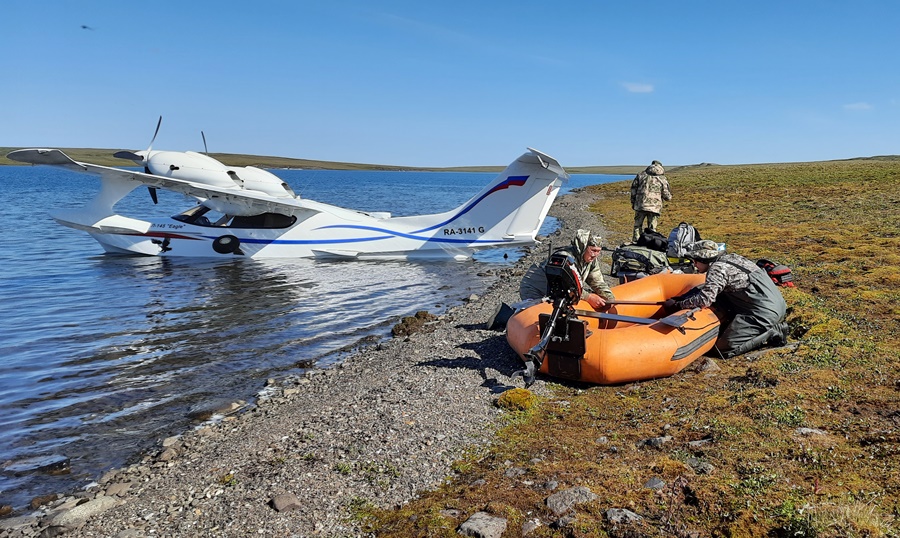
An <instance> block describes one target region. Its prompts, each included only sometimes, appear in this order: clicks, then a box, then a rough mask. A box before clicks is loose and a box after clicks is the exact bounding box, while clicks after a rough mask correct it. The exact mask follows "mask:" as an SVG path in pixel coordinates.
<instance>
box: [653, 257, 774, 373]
mask: <svg viewBox="0 0 900 538" xmlns="http://www.w3.org/2000/svg"><path fill="white" fill-rule="evenodd" d="M684 256H685V257H686V258H688V259H690V260H692V261H693V262H694V266H695V267H696V268H697V272H699V273H706V282H705V283H704V284H701V285H700V286H697V287H696V288H694V289H693V290H691V291H690V292H688V293H687V294H685V295H684V296H682V297H680V298H675V299H669V300H668V301H666V305H665V306H666V308H667V309H668V310H670V311H671V310H681V309H685V308H698V307H706V306H712V307H713V309H714V310H715V311H716V314H718V316H719V320H720V321H721V328H720V330H719V337H718V339H717V340H716V348H718V350H719V352H720V353H722V356H723V357H725V358H729V357H734V356H735V355H740V354H742V353H746V352H748V351H752V350H754V349H756V348H759V347H762V346H763V345H765V344H766V343H768V344H770V345H783V344H785V343H786V342H787V336H788V325H787V323H785V322H784V317H785V313H786V310H787V305H786V303H785V302H784V297H782V295H781V291H779V290H778V288H777V287H776V286H775V284H774V283H773V282H772V279H771V278H770V277H769V275H768V274H767V273H766V272H765V271H764V270H763V269H762V268H760V267H759V266H757V265H756V263H755V262H753V261H751V260H748V259H747V258H745V257H743V256H740V255H738V254H728V253H725V252H724V251H721V250H719V249H718V244H716V242H715V241H709V240H703V241H697V242H695V243H692V244H691V245H690V247H689V248H688V250H687V252H686V253H685V255H684Z"/></svg>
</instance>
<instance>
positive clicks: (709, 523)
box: [358, 159, 900, 537]
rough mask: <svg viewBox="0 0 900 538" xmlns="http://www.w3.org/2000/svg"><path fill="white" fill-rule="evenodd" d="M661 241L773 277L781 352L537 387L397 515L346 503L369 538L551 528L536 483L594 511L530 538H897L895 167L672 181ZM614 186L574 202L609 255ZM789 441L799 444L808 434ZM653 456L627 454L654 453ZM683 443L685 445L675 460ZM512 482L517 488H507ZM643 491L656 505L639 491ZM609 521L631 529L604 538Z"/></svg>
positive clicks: (617, 211) (715, 170) (755, 168)
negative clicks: (779, 272) (692, 241)
mask: <svg viewBox="0 0 900 538" xmlns="http://www.w3.org/2000/svg"><path fill="white" fill-rule="evenodd" d="M668 176H669V179H670V182H671V185H672V190H673V193H674V199H673V200H672V201H671V202H669V203H668V204H667V205H666V207H665V209H664V212H663V216H662V222H661V225H660V228H661V229H662V230H663V231H667V230H670V229H671V228H672V227H674V226H675V225H676V224H678V222H679V221H682V220H683V221H686V222H690V223H691V224H693V225H694V226H695V227H696V228H697V229H698V230H699V231H700V233H701V234H702V236H703V237H704V238H707V239H713V240H716V241H719V242H725V243H727V246H728V249H729V250H731V251H735V252H738V253H741V254H743V255H745V256H747V257H749V258H751V259H756V258H768V259H771V260H774V261H777V262H781V263H785V264H788V265H789V266H790V267H791V268H792V269H793V272H794V278H795V283H796V286H797V287H796V288H784V289H783V290H784V295H785V298H786V300H787V302H788V306H789V309H790V310H789V315H788V321H789V323H790V326H791V329H792V332H793V338H792V341H793V343H794V344H796V345H794V346H790V347H785V348H778V349H773V350H769V351H763V352H754V353H753V354H751V355H745V356H743V357H736V358H733V359H731V360H727V361H722V360H718V361H717V362H718V364H719V366H720V367H721V371H718V372H715V373H708V372H700V371H684V372H682V373H680V374H677V375H675V376H673V377H670V378H667V379H659V380H653V381H646V382H642V383H634V384H630V385H625V386H605V387H604V386H581V385H578V386H576V385H572V384H568V383H559V384H554V385H553V393H554V394H553V396H552V397H549V398H544V399H539V400H538V401H537V402H536V405H534V406H533V407H528V408H525V407H524V406H523V410H521V411H516V410H511V411H508V412H507V414H506V415H505V416H506V420H507V421H508V423H507V425H506V426H505V427H504V428H503V429H502V430H501V431H500V432H499V434H498V436H497V439H496V443H495V445H494V446H492V447H491V448H490V449H489V450H488V451H487V452H483V453H479V454H477V455H475V454H473V455H472V456H471V457H470V458H467V459H466V460H464V461H460V462H459V463H458V464H457V465H456V467H455V473H454V475H453V476H450V477H448V479H447V481H446V483H445V485H444V486H442V487H441V488H439V489H437V490H435V491H431V492H423V494H422V496H421V498H420V499H418V500H415V501H413V502H411V503H410V504H408V505H406V506H404V507H402V508H400V509H395V510H387V511H379V510H375V509H373V508H371V506H368V505H365V504H364V503H363V504H361V507H360V510H359V511H358V517H359V518H360V520H361V521H363V522H365V523H366V524H367V525H369V528H370V529H371V530H373V531H374V532H376V533H377V535H378V536H403V537H407V536H448V537H450V536H458V535H457V532H456V528H457V526H458V525H459V523H460V522H461V521H464V520H465V518H466V517H468V516H469V515H471V514H473V513H474V512H477V511H487V512H490V513H492V514H494V515H497V516H501V517H505V518H507V519H508V526H507V531H506V532H505V533H504V536H519V535H521V528H522V524H523V523H524V522H525V521H526V520H528V519H531V518H534V517H541V518H542V519H543V520H544V522H545V523H546V522H549V521H553V520H554V519H556V518H554V517H552V516H551V514H550V513H549V511H548V509H547V507H546V505H545V503H544V499H545V498H546V497H547V495H548V494H549V493H548V491H547V490H545V489H542V488H541V487H540V486H541V485H542V484H544V483H547V482H550V481H555V482H557V483H558V484H559V489H563V488H567V487H574V486H587V487H589V488H590V489H591V490H592V491H593V492H594V493H596V494H597V495H598V496H599V498H598V499H597V500H596V501H593V502H590V503H587V504H584V505H581V506H579V507H578V510H577V515H576V517H575V518H574V520H571V521H567V522H564V524H563V525H562V526H560V527H558V528H553V527H551V526H547V525H544V526H542V527H539V528H538V529H537V530H535V531H533V532H532V533H531V534H529V536H536V537H545V536H572V537H603V536H680V537H686V536H717V537H719V536H721V537H750V536H766V537H788V536H791V537H794V536H798V537H812V536H817V537H864V536H865V537H875V536H897V535H898V533H900V520H898V516H900V344H898V343H897V340H898V336H900V335H898V329H900V324H898V321H900V291H898V285H900V162H897V161H896V160H893V161H892V160H877V159H873V160H851V161H831V162H820V163H802V164H777V165H746V166H697V167H684V168H680V169H676V170H670V171H669V173H668ZM628 186H629V184H628V182H624V183H615V184H608V185H601V186H597V187H592V188H594V189H596V190H597V192H598V193H600V194H601V198H600V201H599V202H598V203H597V204H596V205H594V206H593V207H592V208H591V210H592V211H595V212H596V213H598V214H599V216H600V219H601V221H602V222H603V224H604V225H605V226H606V227H607V228H608V229H609V230H611V231H614V233H612V236H611V237H609V238H607V241H606V242H607V244H609V245H611V246H614V245H616V244H618V243H620V242H622V241H624V240H625V239H626V237H627V236H628V234H630V229H631V219H632V215H633V213H632V211H631V208H630V206H629V199H628ZM804 428H807V429H814V430H817V431H816V432H809V431H808V430H804ZM663 435H667V436H672V439H673V440H672V441H671V442H669V443H666V444H664V445H662V446H660V447H658V448H647V447H642V446H640V442H641V441H643V440H646V439H649V438H653V437H659V436H663ZM692 442H693V443H692ZM510 467H519V468H522V469H524V470H525V471H526V472H525V474H524V475H518V474H516V473H507V472H506V471H507V470H508V469H509V468H510ZM652 478H658V479H660V480H662V481H663V482H664V484H665V485H664V486H663V487H662V488H661V489H653V488H650V487H647V483H648V481H649V480H650V479H652ZM609 508H625V509H628V510H631V511H632V512H635V513H637V514H639V515H641V516H643V518H644V519H643V521H642V522H640V523H639V524H636V525H632V526H630V527H621V526H620V527H618V528H616V527H614V526H612V525H611V524H610V523H609V522H608V521H607V520H606V518H605V516H604V514H605V512H606V510H607V509H609Z"/></svg>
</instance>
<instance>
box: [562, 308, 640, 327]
mask: <svg viewBox="0 0 900 538" xmlns="http://www.w3.org/2000/svg"><path fill="white" fill-rule="evenodd" d="M575 315H577V316H583V317H586V318H595V319H608V320H610V321H627V322H629V323H641V324H643V325H652V324H654V323H656V322H657V320H655V319H653V318H639V317H636V316H623V315H621V314H607V313H606V312H591V311H590V310H576V311H575Z"/></svg>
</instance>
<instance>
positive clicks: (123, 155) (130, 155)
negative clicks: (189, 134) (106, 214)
mask: <svg viewBox="0 0 900 538" xmlns="http://www.w3.org/2000/svg"><path fill="white" fill-rule="evenodd" d="M160 125H162V116H160V117H159V121H158V122H156V131H154V132H153V138H151V139H150V145H149V146H147V150H146V151H145V152H144V155H143V156H141V155H138V154H137V153H134V152H133V151H117V152H115V153H113V157H115V158H117V159H128V160H129V161H135V162H138V161H140V162H142V163H144V172H145V173H147V174H151V173H152V172H150V168H149V167H148V166H147V164H146V163H147V159H149V158H150V150H152V149H153V143H154V142H156V135H158V134H159V127H160ZM204 140H205V139H204ZM147 190H148V191H150V199H151V200H153V203H154V204H158V203H159V198H158V197H157V194H156V187H147Z"/></svg>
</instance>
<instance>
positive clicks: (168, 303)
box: [0, 256, 484, 503]
mask: <svg viewBox="0 0 900 538" xmlns="http://www.w3.org/2000/svg"><path fill="white" fill-rule="evenodd" d="M89 265H90V266H91V267H90V269H91V270H90V271H89V272H86V275H88V276H86V277H85V279H84V280H82V279H79V278H71V275H70V277H69V278H68V279H66V288H67V289H59V288H56V289H54V286H53V285H52V284H53V282H54V279H53V278H52V276H51V277H50V278H47V279H44V280H43V281H42V282H41V285H40V288H42V289H43V290H44V291H43V292H41V293H36V294H35V296H34V297H32V298H29V297H26V296H21V297H19V298H18V299H17V301H18V303H19V305H18V307H19V308H21V309H24V310H31V311H34V312H35V313H36V315H35V316H34V317H31V318H18V319H15V320H14V321H13V323H12V325H11V326H10V327H7V329H5V330H3V332H2V334H3V336H4V338H9V342H10V343H11V344H12V345H11V346H10V350H9V351H10V353H11V357H8V358H7V360H6V361H5V362H4V363H3V365H2V367H0V378H2V379H4V382H3V383H2V387H3V390H2V392H0V405H2V407H3V408H4V409H7V410H9V412H4V413H3V415H2V422H0V427H2V428H3V430H4V435H3V439H2V441H0V443H2V445H0V451H2V453H3V454H4V458H5V459H7V460H13V461H16V460H19V459H22V458H27V457H30V456H32V455H34V454H41V453H46V452H51V453H52V452H54V451H56V452H60V451H62V452H64V454H65V455H66V456H68V457H69V458H71V459H72V470H73V473H75V475H74V476H45V475H39V474H26V475H22V476H14V475H12V474H11V473H3V474H2V475H0V478H2V480H3V481H4V482H5V483H4V484H3V487H2V489H3V490H6V491H9V490H14V489H16V488H17V486H21V485H23V483H24V482H30V484H29V486H30V487H29V489H30V490H32V495H33V494H35V493H34V491H35V490H36V488H43V489H44V490H47V491H56V490H57V489H63V490H65V489H68V488H70V487H71V486H65V485H64V484H67V483H70V482H72V480H73V478H74V479H82V480H84V479H87V478H91V477H94V476H96V473H97V472H99V471H101V470H103V469H104V468H107V467H109V466H112V465H121V464H122V463H123V462H124V461H125V460H126V459H127V457H128V456H129V455H131V454H133V453H135V452H136V451H138V450H140V449H142V448H144V447H146V446H148V445H149V444H152V443H154V442H155V441H156V440H158V439H160V438H163V437H166V436H168V435H171V434H173V433H175V432H177V431H181V430H183V429H184V428H185V427H188V426H189V425H190V424H191V421H190V419H189V418H188V415H189V414H190V412H191V410H192V409H195V408H196V407H198V406H202V404H204V403H208V402H211V401H219V400H222V399H239V398H244V399H247V398H249V397H250V396H251V395H252V394H253V393H254V392H255V391H256V390H258V389H259V387H261V386H262V384H263V382H264V380H265V379H266V378H268V377H272V376H280V375H285V374H288V373H298V372H299V371H300V370H299V369H298V368H297V364H298V363H308V364H312V365H314V366H315V367H322V366H327V365H328V364H329V363H331V362H333V361H334V360H337V358H338V356H337V355H336V354H334V353H333V352H334V351H335V350H337V349H339V348H341V347H343V346H345V345H346V344H347V343H348V342H352V341H356V340H358V339H360V338H362V337H365V336H368V335H371V334H379V335H384V334H386V332H387V327H388V326H389V325H390V324H391V323H392V320H395V319H396V317H397V315H398V314H402V313H413V312H415V311H417V310H422V309H425V310H431V311H435V310H440V309H442V308H443V307H444V306H445V305H446V303H447V301H448V300H449V301H458V300H459V299H461V298H463V297H465V296H467V295H468V294H470V293H472V292H475V291H479V290H481V289H482V288H483V285H484V280H483V279H482V278H480V277H478V276H477V275H476V271H477V270H478V266H477V262H454V263H446V262H445V263H416V264H410V263H405V262H399V261H398V262H359V261H351V262H347V261H315V260H290V261H277V260H276V261H270V260H263V261H255V260H233V259H230V260H227V261H208V262H200V263H198V262H197V261H196V260H193V261H180V260H177V259H170V258H143V257H113V256H97V257H94V258H91V259H90V261H89ZM98 282H99V283H102V284H101V285H98ZM445 282H457V283H459V282H467V283H468V284H467V285H465V286H460V287H457V288H455V289H453V290H452V291H451V296H450V297H448V290H447V289H439V288H441V287H442V286H443V283H445ZM91 287H94V288H95V289H94V291H93V293H92V294H91V295H92V296H91V297H89V298H88V299H87V300H85V299H86V295H87V293H86V290H87V289H88V288H91ZM81 288H84V289H81ZM74 312H77V314H76V315H74V316H73V315H72V314H73V313H74ZM13 332H15V333H16V334H15V335H13V334H12V333H13ZM32 360H40V361H41V364H40V367H39V368H34V367H33V365H32V364H30V362H31V361H32ZM20 376H25V379H21V378H20V379H19V383H13V382H11V380H12V379H13V378H14V377H20ZM14 387H15V388H14ZM98 443H101V444H102V446H103V447H104V448H103V450H96V447H97V444H98ZM37 490H38V491H40V490H39V489H37ZM20 500H21V499H20ZM27 500H28V499H24V501H27ZM4 502H6V503H9V502H10V501H9V500H6V499H4Z"/></svg>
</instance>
